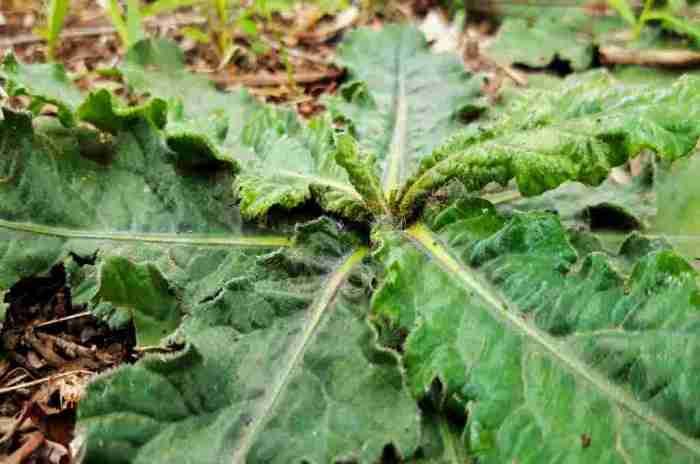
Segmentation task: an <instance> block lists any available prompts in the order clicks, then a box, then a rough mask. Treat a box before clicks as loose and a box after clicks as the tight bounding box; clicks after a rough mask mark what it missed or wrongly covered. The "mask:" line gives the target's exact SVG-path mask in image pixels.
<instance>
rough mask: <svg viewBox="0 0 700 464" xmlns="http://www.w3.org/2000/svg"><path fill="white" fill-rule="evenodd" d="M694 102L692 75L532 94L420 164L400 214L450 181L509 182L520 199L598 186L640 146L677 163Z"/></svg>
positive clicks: (688, 142)
mask: <svg viewBox="0 0 700 464" xmlns="http://www.w3.org/2000/svg"><path fill="white" fill-rule="evenodd" d="M698 103H700V80H698V79H695V78H692V77H690V76H686V77H683V78H681V79H679V80H677V81H676V82H675V83H674V84H673V85H671V86H663V87H657V86H626V85H622V84H619V83H617V82H615V81H614V80H613V78H612V77H610V76H609V75H608V74H606V73H594V74H591V75H587V76H584V77H582V78H572V79H568V80H567V81H566V82H565V84H564V85H563V86H562V87H560V88H557V89H554V90H534V91H532V92H529V93H526V94H525V95H524V96H523V97H522V98H520V99H515V100H513V101H512V102H511V106H510V107H509V111H508V112H505V113H501V116H500V117H498V118H497V119H496V120H495V121H493V122H491V123H488V124H484V125H481V126H480V125H473V126H471V127H469V128H468V130H465V132H464V133H463V134H461V135H457V136H455V137H453V138H452V139H450V140H448V141H447V142H446V143H445V144H444V145H443V146H442V147H439V148H438V149H436V150H435V151H434V152H433V154H432V156H431V157H429V158H426V159H424V160H423V162H422V163H421V167H420V169H419V170H418V172H417V174H416V175H414V176H413V177H412V178H411V179H409V181H408V182H407V183H406V186H405V187H404V189H403V192H402V194H401V196H400V199H399V201H398V205H399V207H398V209H399V213H400V214H401V215H403V216H410V215H411V214H412V211H415V209H416V208H417V207H419V206H420V205H421V204H422V202H423V201H424V200H425V198H426V197H427V196H428V195H430V194H431V193H432V192H433V191H435V190H436V189H437V188H439V187H441V186H443V185H445V184H446V183H447V182H449V181H450V180H452V179H458V180H460V181H461V182H462V183H463V184H464V185H465V187H466V188H467V190H469V191H478V190H480V189H481V188H482V187H484V186H485V185H487V184H488V183H489V182H493V181H496V182H498V183H500V184H502V185H506V184H507V183H508V182H509V181H510V180H511V179H515V180H516V182H517V184H518V188H519V190H520V192H521V193H522V194H523V195H526V196H534V195H538V194H540V193H542V192H544V191H547V190H550V189H553V188H556V187H558V186H559V185H560V184H562V183H563V182H566V181H578V182H583V183H585V184H589V185H598V184H600V183H601V182H603V181H604V180H605V179H606V178H607V176H608V173H609V172H610V170H611V169H612V168H613V167H615V166H619V165H621V164H622V163H624V162H625V161H627V160H628V159H629V158H632V157H634V156H636V155H637V154H639V153H640V152H641V151H642V150H644V149H650V150H652V151H654V152H656V153H657V154H658V155H659V156H660V157H661V158H663V159H667V160H670V161H672V160H676V159H679V158H682V157H684V156H687V155H688V154H689V153H691V152H692V150H693V149H694V147H695V144H696V143H697V141H698V138H699V137H700V124H698V120H699V119H698V114H697V112H698V108H700V105H699V104H698Z"/></svg>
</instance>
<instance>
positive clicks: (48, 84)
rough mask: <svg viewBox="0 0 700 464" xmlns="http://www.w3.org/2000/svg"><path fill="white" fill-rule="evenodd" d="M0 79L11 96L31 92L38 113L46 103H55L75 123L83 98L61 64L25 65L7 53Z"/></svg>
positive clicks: (66, 120) (65, 119) (64, 119)
mask: <svg viewBox="0 0 700 464" xmlns="http://www.w3.org/2000/svg"><path fill="white" fill-rule="evenodd" d="M0 78H2V79H3V80H4V81H5V83H4V86H5V91H6V92H7V94H8V95H9V96H19V95H28V96H30V97H31V98H32V102H31V109H32V111H33V112H35V113H39V111H41V109H42V108H43V107H44V105H47V104H48V105H54V106H56V108H57V109H58V117H59V118H60V120H61V122H62V123H63V124H65V125H66V126H72V125H75V123H76V121H75V117H74V116H73V112H74V111H75V109H76V108H77V107H78V105H79V104H80V102H81V101H82V95H81V94H80V91H79V90H78V88H77V87H76V86H75V85H73V82H71V80H70V79H69V78H68V75H67V74H66V71H65V68H64V67H63V65H61V64H34V65H26V64H23V63H20V62H19V61H17V58H15V56H14V55H13V54H8V55H7V56H6V57H5V59H4V60H3V62H2V65H1V66H0Z"/></svg>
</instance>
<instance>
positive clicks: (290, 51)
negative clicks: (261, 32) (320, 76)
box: [260, 36, 331, 64]
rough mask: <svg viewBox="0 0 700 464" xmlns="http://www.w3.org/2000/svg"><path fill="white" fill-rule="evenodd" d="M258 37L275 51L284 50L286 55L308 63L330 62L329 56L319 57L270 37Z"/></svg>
mask: <svg viewBox="0 0 700 464" xmlns="http://www.w3.org/2000/svg"><path fill="white" fill-rule="evenodd" d="M260 39H261V40H262V41H263V42H264V43H265V45H267V46H268V47H270V48H272V49H274V50H276V51H281V50H284V51H285V53H287V55H289V56H293V57H294V58H299V59H302V60H306V61H308V62H309V63H316V64H329V63H330V62H331V59H330V58H319V57H318V56H316V55H312V54H310V53H306V52H303V51H301V50H297V49H296V48H291V47H286V46H284V45H282V44H281V43H279V42H276V41H274V40H272V39H270V38H269V37H264V36H261V37H260Z"/></svg>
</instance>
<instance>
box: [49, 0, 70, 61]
mask: <svg viewBox="0 0 700 464" xmlns="http://www.w3.org/2000/svg"><path fill="white" fill-rule="evenodd" d="M69 7H70V0H49V4H48V8H47V10H46V17H47V24H46V31H45V34H46V41H47V43H48V49H47V51H46V54H47V55H48V56H49V58H50V59H51V60H53V59H54V58H55V57H56V46H57V45H58V43H59V42H58V41H59V40H60V36H61V31H62V30H63V23H64V21H65V19H66V16H67V15H68V8H69Z"/></svg>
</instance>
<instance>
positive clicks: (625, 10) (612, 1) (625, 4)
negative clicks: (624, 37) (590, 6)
mask: <svg viewBox="0 0 700 464" xmlns="http://www.w3.org/2000/svg"><path fill="white" fill-rule="evenodd" d="M607 1H608V4H609V5H610V6H612V7H613V8H615V11H617V13H618V14H619V15H620V17H621V18H622V19H624V20H625V21H626V22H627V24H629V25H631V26H634V25H635V24H636V23H637V16H636V15H635V14H634V11H633V10H632V7H631V6H630V3H629V1H628V0H607Z"/></svg>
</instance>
